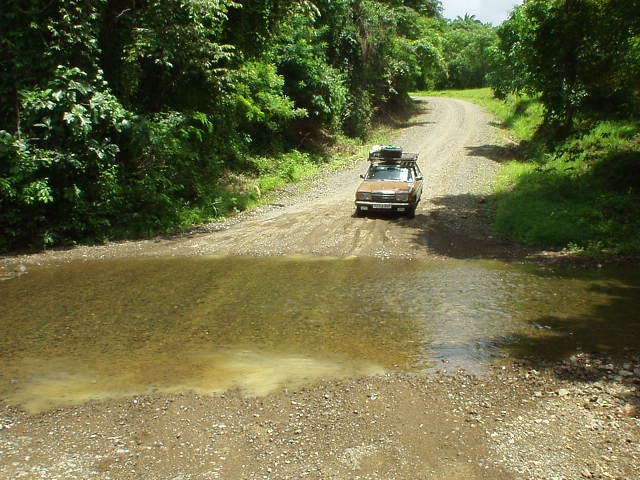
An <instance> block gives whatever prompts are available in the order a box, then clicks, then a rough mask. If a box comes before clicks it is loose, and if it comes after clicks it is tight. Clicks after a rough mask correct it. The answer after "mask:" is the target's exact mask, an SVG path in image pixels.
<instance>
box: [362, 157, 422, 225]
mask: <svg viewBox="0 0 640 480" xmlns="http://www.w3.org/2000/svg"><path fill="white" fill-rule="evenodd" d="M361 177H362V178H363V181H362V183H361V184H360V186H359V187H358V190H357V191H356V214H357V215H358V216H362V215H364V214H366V213H367V212H389V213H391V212H393V213H404V214H406V215H407V216H408V217H409V218H413V217H414V216H415V213H416V208H417V206H418V203H419V202H420V196H421V195H422V184H423V176H422V172H420V168H419V167H418V154H417V153H405V152H403V151H402V149H401V148H399V147H395V146H385V147H381V146H375V147H373V148H372V149H371V152H370V153H369V169H368V170H367V173H366V174H365V175H361Z"/></svg>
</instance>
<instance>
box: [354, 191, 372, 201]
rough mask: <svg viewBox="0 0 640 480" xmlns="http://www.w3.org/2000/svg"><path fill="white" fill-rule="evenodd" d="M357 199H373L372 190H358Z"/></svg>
mask: <svg viewBox="0 0 640 480" xmlns="http://www.w3.org/2000/svg"><path fill="white" fill-rule="evenodd" d="M356 200H364V201H365V202H368V201H370V200H371V193H370V192H358V193H356Z"/></svg>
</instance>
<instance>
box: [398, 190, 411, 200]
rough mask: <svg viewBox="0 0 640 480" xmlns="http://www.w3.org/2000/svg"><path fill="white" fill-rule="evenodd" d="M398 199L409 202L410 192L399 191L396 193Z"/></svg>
mask: <svg viewBox="0 0 640 480" xmlns="http://www.w3.org/2000/svg"><path fill="white" fill-rule="evenodd" d="M396 201H398V202H408V201H409V192H397V193H396Z"/></svg>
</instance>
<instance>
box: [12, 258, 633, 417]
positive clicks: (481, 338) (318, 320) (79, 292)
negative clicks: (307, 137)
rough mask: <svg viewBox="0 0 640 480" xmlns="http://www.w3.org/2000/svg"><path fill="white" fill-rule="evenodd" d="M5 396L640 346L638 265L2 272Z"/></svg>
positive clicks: (362, 264) (165, 387) (78, 398)
mask: <svg viewBox="0 0 640 480" xmlns="http://www.w3.org/2000/svg"><path fill="white" fill-rule="evenodd" d="M0 298H1V300H0V301H1V305H2V308H1V310H0V369H1V370H0V397H1V398H3V399H5V400H6V401H8V402H9V403H11V404H14V405H17V406H19V407H21V408H23V409H25V410H27V411H29V412H39V411H42V410H46V409H49V408H52V407H56V406H64V405H72V404H77V403H80V402H83V401H87V400H91V399H101V398H112V397H127V396H132V395H137V394H143V393H150V392H180V391H185V390H191V391H198V392H220V391H224V390H226V389H230V388H240V389H242V390H245V391H246V392H247V393H249V394H257V395H259V394H264V393H267V392H269V391H271V390H274V389H279V388H295V387H298V386H301V385H303V384H305V383H309V382H313V381H315V380H317V379H320V378H339V377H344V376H351V375H361V374H377V373H383V372H385V371H389V370H399V369H401V370H415V369H424V368H437V369H443V368H446V369H449V370H454V369H458V368H465V369H467V370H469V371H471V372H473V373H482V371H483V369H484V368H485V367H486V365H487V364H488V363H490V362H492V361H495V359H499V358H502V357H505V356H511V357H529V356H539V355H543V356H562V355H568V354H571V353H573V352H575V351H576V350H585V351H588V350H593V349H598V350H607V351H611V352H616V351H622V350H623V349H625V348H637V347H638V343H639V340H638V338H637V337H638V336H637V335H636V332H637V331H638V328H639V327H640V315H639V314H638V307H637V306H638V305H640V274H638V273H637V272H629V271H627V272H624V271H611V270H609V269H604V270H601V271H584V270H575V269H574V270H570V271H564V272H563V271H552V270H548V269H546V270H545V269H536V268H532V267H523V266H517V265H510V264H505V263H500V262H486V261H454V260H447V261H405V260H378V259H372V258H358V259H355V258H354V259H330V258H322V259H318V258H303V257H279V258H244V257H225V258H156V259H124V260H104V261H88V262H75V263H71V264H64V265H50V266H43V267H31V268H30V269H29V271H28V273H26V274H24V275H21V276H19V277H17V278H14V279H11V280H6V281H3V282H0Z"/></svg>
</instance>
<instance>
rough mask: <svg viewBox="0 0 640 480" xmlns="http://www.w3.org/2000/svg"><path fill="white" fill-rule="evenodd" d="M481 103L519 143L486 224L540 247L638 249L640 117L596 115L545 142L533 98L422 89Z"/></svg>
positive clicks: (602, 251)
mask: <svg viewBox="0 0 640 480" xmlns="http://www.w3.org/2000/svg"><path fill="white" fill-rule="evenodd" d="M423 94H424V95H432V96H436V95H437V96H446V97H455V98H462V99H465V100H469V101H472V102H474V103H477V104H479V105H482V106H484V107H486V108H487V109H488V110H490V111H491V112H493V113H494V114H495V115H496V117H497V118H498V119H500V121H501V122H502V125H503V127H504V128H505V129H506V131H507V134H508V135H509V136H511V137H512V138H514V139H516V140H517V141H518V142H520V146H521V148H520V149H519V152H516V153H517V154H516V155H514V157H517V158H514V159H512V160H511V161H509V162H506V163H505V164H504V165H503V167H502V169H501V172H500V175H499V179H498V183H497V186H496V189H495V194H494V201H493V202H492V204H493V205H494V229H495V231H496V233H498V234H499V235H502V236H504V237H507V238H510V239H512V240H515V241H519V242H522V243H525V244H530V245H536V246H539V247H542V248H555V249H565V250H568V251H571V252H574V253H579V254H584V255H588V256H595V257H604V256H608V255H611V254H614V255H631V256H637V255H638V254H640V122H639V121H632V120H629V121H616V122H614V121H601V122H598V123H593V124H592V125H590V126H589V127H588V128H583V129H582V131H580V132H579V133H576V134H574V135H573V136H572V137H570V138H567V139H565V140H564V141H563V142H561V143H556V144H555V145H553V146H552V147H550V146H549V145H547V144H546V143H545V140H544V138H543V136H542V135H540V134H539V133H540V127H541V126H542V120H543V109H542V106H541V104H540V103H539V102H538V101H537V100H536V99H533V98H526V97H522V98H517V97H510V98H507V99H506V100H504V101H502V100H498V99H496V98H493V97H492V95H491V91H490V90H489V89H478V90H466V91H445V92H424V93H423Z"/></svg>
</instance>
